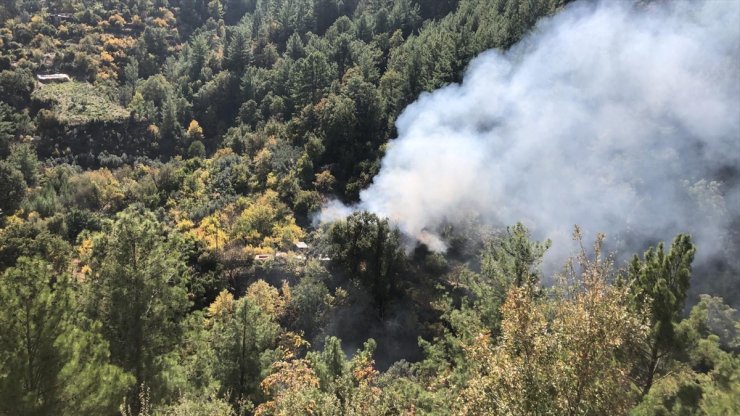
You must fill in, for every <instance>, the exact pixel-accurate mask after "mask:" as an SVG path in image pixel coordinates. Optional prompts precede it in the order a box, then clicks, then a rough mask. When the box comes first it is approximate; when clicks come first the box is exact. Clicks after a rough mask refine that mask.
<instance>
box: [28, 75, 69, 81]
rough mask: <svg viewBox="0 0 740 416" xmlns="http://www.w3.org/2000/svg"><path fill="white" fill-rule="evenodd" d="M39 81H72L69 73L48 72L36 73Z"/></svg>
mask: <svg viewBox="0 0 740 416" xmlns="http://www.w3.org/2000/svg"><path fill="white" fill-rule="evenodd" d="M36 78H38V80H39V81H70V78H69V75H67V74H47V75H40V74H39V75H36Z"/></svg>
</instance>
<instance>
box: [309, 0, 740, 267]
mask: <svg viewBox="0 0 740 416" xmlns="http://www.w3.org/2000/svg"><path fill="white" fill-rule="evenodd" d="M397 128H398V138H397V139H395V140H393V141H392V142H391V143H390V145H389V147H388V150H387V153H386V155H385V157H384V159H383V161H382V165H381V170H380V172H379V174H378V175H377V176H376V177H375V178H374V180H373V183H372V185H371V186H370V187H368V188H367V189H365V190H364V191H363V192H362V193H361V195H360V199H361V200H360V202H359V203H358V204H357V205H356V206H353V207H345V206H342V205H341V204H340V203H338V202H333V203H331V204H329V205H328V206H327V207H325V208H324V211H323V212H322V215H321V217H322V220H332V219H336V218H337V217H342V216H346V215H347V214H348V213H349V212H351V211H352V210H358V209H361V210H367V211H371V212H374V213H377V214H379V215H381V216H386V217H389V218H390V219H391V220H392V221H393V222H394V223H395V224H397V226H398V227H399V229H400V230H401V231H402V232H403V233H405V234H407V235H409V236H413V237H416V238H417V239H418V240H419V241H421V242H424V243H426V244H427V245H428V246H430V247H431V248H432V249H435V250H444V248H445V244H444V242H443V241H442V240H441V239H440V238H439V237H438V236H437V234H436V231H437V230H438V229H439V227H440V226H441V225H442V224H446V223H452V224H455V223H456V222H458V221H461V220H462V219H463V218H464V217H465V216H467V215H468V214H470V213H475V214H477V215H480V216H481V217H482V218H484V219H485V220H486V221H488V222H489V223H491V224H494V225H509V224H513V223H516V222H517V221H522V222H524V223H525V224H526V225H528V226H529V227H530V229H531V230H532V231H533V232H534V234H535V235H536V236H537V237H540V238H542V237H549V238H552V239H553V240H554V243H555V244H554V246H555V247H557V246H558V245H562V244H565V245H566V246H570V244H569V240H568V239H569V236H570V233H571V231H572V227H573V225H574V224H579V225H581V226H582V228H583V229H584V232H585V233H588V234H586V235H589V234H591V235H592V234H593V233H595V232H597V231H601V232H605V233H607V235H608V236H609V237H611V238H616V239H620V238H621V239H622V241H623V243H622V245H623V247H622V248H626V249H629V250H632V251H641V250H642V249H644V246H639V247H637V245H638V242H639V243H643V242H644V241H645V238H651V239H654V240H658V239H661V240H669V239H671V238H672V237H673V236H674V235H675V234H676V233H679V232H690V233H692V234H693V236H694V238H695V240H696V241H697V243H698V245H699V247H700V251H699V255H702V253H704V255H707V254H711V253H713V252H714V251H716V250H720V241H721V240H722V236H723V235H725V233H726V230H727V229H728V227H729V225H728V224H729V221H730V220H731V219H733V218H740V215H739V213H740V192H739V190H740V177H739V175H740V172H739V170H740V2H737V1H729V0H727V1H719V0H718V1H709V2H705V3H696V2H690V3H688V2H661V3H652V4H649V5H647V6H646V5H634V4H632V3H630V2H627V1H618V2H610V3H606V2H604V3H597V4H594V3H576V4H573V5H571V6H569V7H567V8H566V9H565V10H564V11H563V12H561V13H559V14H558V15H556V16H554V17H552V18H550V19H547V20H545V21H543V22H541V23H540V24H539V25H538V26H537V28H536V29H535V30H534V31H533V33H532V34H531V35H530V36H529V37H528V38H526V39H525V40H524V41H522V42H521V43H520V44H518V45H516V46H515V47H514V48H512V49H511V50H510V51H508V52H506V53H501V52H500V51H496V50H490V51H487V52H484V53H483V54H481V55H480V56H478V57H477V58H476V59H475V60H473V61H472V62H471V63H470V65H469V67H468V69H467V72H466V73H465V75H464V78H463V82H462V84H453V85H449V86H446V87H444V88H442V89H440V90H437V91H434V92H432V93H428V94H423V95H422V96H421V97H420V98H419V99H418V100H417V101H416V102H415V103H413V104H411V105H409V106H408V107H407V108H406V109H405V111H404V112H403V113H402V114H401V116H400V117H399V118H398V121H397ZM620 236H621V237H620ZM630 236H632V237H630ZM654 240H653V241H654ZM612 241H614V240H612ZM628 241H633V242H632V243H630V242H628Z"/></svg>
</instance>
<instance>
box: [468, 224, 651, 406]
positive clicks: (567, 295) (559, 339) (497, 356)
mask: <svg viewBox="0 0 740 416" xmlns="http://www.w3.org/2000/svg"><path fill="white" fill-rule="evenodd" d="M600 249H601V239H600V238H599V240H598V241H597V244H596V246H595V251H596V257H595V258H593V259H588V258H586V255H585V252H583V253H581V255H580V256H579V257H578V259H577V262H576V263H575V266H573V267H572V268H571V269H570V270H571V274H570V276H569V277H568V278H567V279H564V280H563V281H562V282H561V284H560V285H559V286H558V288H557V290H555V295H554V296H553V297H552V298H549V299H548V298H541V297H538V296H536V295H535V291H533V290H532V288H530V287H527V286H524V287H515V288H512V289H511V290H510V291H509V294H508V296H507V298H506V301H505V302H504V304H503V306H502V308H501V311H502V323H501V337H500V340H499V342H498V344H496V343H494V341H493V340H492V338H491V336H490V334H487V333H483V334H480V336H478V337H477V338H475V339H474V341H473V342H472V343H470V344H469V345H467V346H466V348H465V351H466V358H467V359H468V362H469V363H470V364H471V369H472V374H471V376H470V377H469V379H468V381H467V382H466V384H465V385H464V386H463V388H462V389H461V390H460V394H459V395H457V399H456V400H455V412H456V413H457V414H463V415H474V414H475V415H477V414H567V415H589V414H609V415H625V414H627V413H628V412H629V409H630V408H631V407H632V406H633V405H634V404H635V402H636V400H637V398H638V391H637V390H636V388H635V386H634V384H633V383H632V381H631V379H630V378H629V372H630V368H631V366H632V361H631V360H630V351H631V347H632V345H633V342H634V340H640V339H642V338H643V337H645V336H646V333H647V332H646V331H647V329H646V328H645V327H644V326H643V325H642V324H641V323H640V322H641V321H640V319H639V317H638V316H636V315H635V314H634V313H633V312H631V311H630V309H629V307H628V303H627V299H628V298H627V293H626V291H625V289H623V288H620V287H616V286H613V285H610V284H608V283H607V278H608V276H609V275H610V271H611V262H609V261H608V260H605V259H603V258H601V256H600ZM576 270H577V272H576Z"/></svg>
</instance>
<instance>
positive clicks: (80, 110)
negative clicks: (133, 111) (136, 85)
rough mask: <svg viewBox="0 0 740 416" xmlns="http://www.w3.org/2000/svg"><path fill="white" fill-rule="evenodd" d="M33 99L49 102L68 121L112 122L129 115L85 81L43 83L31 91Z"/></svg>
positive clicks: (61, 119) (60, 117) (56, 112)
mask: <svg viewBox="0 0 740 416" xmlns="http://www.w3.org/2000/svg"><path fill="white" fill-rule="evenodd" d="M33 98H35V99H37V100H39V101H41V102H43V103H49V104H51V106H52V110H53V111H54V113H55V114H56V116H57V118H58V119H59V120H60V121H62V122H65V123H68V124H83V123H87V122H91V121H115V120H121V119H125V118H126V117H128V116H129V111H128V110H126V109H125V108H123V107H121V106H120V105H118V104H117V103H115V102H113V101H111V100H109V99H108V98H107V97H106V96H105V95H104V94H102V93H101V92H100V91H98V90H97V89H96V88H95V87H94V86H92V85H91V84H88V83H84V82H65V83H60V84H46V85H42V86H40V87H38V88H37V89H36V90H35V91H34V92H33Z"/></svg>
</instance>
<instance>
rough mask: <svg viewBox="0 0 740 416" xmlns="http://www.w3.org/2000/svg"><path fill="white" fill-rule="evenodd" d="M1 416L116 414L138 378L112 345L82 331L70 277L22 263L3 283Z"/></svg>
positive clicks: (0, 289) (29, 262) (32, 262)
mask: <svg viewBox="0 0 740 416" xmlns="http://www.w3.org/2000/svg"><path fill="white" fill-rule="evenodd" d="M0 283H2V284H1V285H0V303H2V305H3V310H2V312H0V331H2V334H3V336H2V338H1V340H0V363H2V367H0V368H2V371H0V412H2V413H7V414H13V415H42V414H56V415H99V414H105V413H111V412H114V411H115V410H116V408H117V406H118V404H119V402H120V401H121V399H122V398H123V396H124V394H125V392H126V390H127V389H128V387H129V386H131V384H132V383H133V377H131V376H130V375H128V374H125V373H124V372H123V371H122V370H121V369H120V368H119V367H116V366H114V365H111V364H109V363H108V361H109V353H108V344H107V343H106V342H105V341H104V340H103V339H102V337H101V336H100V335H99V334H98V333H96V332H95V331H97V329H98V326H97V325H93V331H92V332H91V331H86V330H84V329H82V328H81V327H80V326H79V324H80V319H79V317H78V313H77V310H76V307H75V303H74V297H73V293H72V290H71V287H70V281H69V277H68V276H64V275H61V276H59V275H56V274H55V273H54V272H53V269H52V268H51V265H49V264H48V263H46V262H44V261H42V260H39V259H28V258H24V257H22V258H20V259H19V260H18V262H17V264H16V266H15V267H12V268H9V269H7V270H6V271H5V272H4V273H3V274H2V277H1V278H0Z"/></svg>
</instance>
